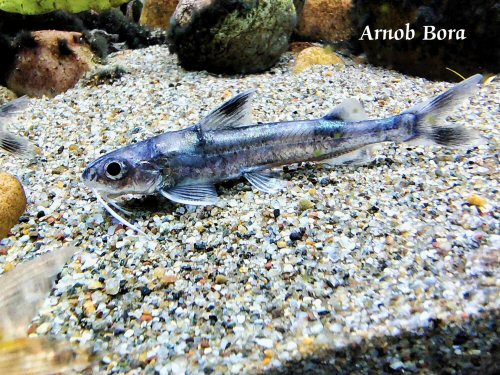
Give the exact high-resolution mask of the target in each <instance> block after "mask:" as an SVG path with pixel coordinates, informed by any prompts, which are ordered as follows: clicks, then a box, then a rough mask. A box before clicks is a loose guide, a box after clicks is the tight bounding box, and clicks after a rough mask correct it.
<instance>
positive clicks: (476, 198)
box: [468, 194, 487, 207]
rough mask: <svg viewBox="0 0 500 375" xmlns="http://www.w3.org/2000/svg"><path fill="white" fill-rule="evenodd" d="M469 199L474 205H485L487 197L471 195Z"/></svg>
mask: <svg viewBox="0 0 500 375" xmlns="http://www.w3.org/2000/svg"><path fill="white" fill-rule="evenodd" d="M468 201H469V203H470V204H472V205H474V206H478V207H483V206H484V205H485V204H486V203H487V202H486V199H484V198H482V197H480V196H479V195H475V194H474V195H471V196H470V197H469V198H468Z"/></svg>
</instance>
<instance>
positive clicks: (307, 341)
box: [302, 337, 314, 346]
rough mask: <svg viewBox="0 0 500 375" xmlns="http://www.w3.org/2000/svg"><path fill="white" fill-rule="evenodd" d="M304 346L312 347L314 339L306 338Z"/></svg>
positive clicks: (303, 342) (303, 341)
mask: <svg viewBox="0 0 500 375" xmlns="http://www.w3.org/2000/svg"><path fill="white" fill-rule="evenodd" d="M302 344H304V345H308V346H309V345H312V344H314V338H312V337H304V339H303V340H302Z"/></svg>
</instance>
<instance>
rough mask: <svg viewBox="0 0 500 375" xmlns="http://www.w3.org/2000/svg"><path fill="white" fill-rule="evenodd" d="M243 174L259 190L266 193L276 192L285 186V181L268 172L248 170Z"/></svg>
mask: <svg viewBox="0 0 500 375" xmlns="http://www.w3.org/2000/svg"><path fill="white" fill-rule="evenodd" d="M243 176H244V177H245V178H246V179H247V180H248V182H250V183H251V184H252V185H253V186H254V187H255V188H256V189H257V190H260V191H262V192H264V193H269V194H274V193H277V192H278V191H280V190H281V189H283V188H284V187H285V181H283V180H281V179H279V178H276V177H274V176H273V175H272V174H271V173H268V172H247V173H244V174H243Z"/></svg>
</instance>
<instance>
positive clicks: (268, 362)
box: [262, 357, 272, 366]
mask: <svg viewBox="0 0 500 375" xmlns="http://www.w3.org/2000/svg"><path fill="white" fill-rule="evenodd" d="M271 361H272V358H269V357H266V358H264V360H263V361H262V366H267V365H268V364H270V363H271Z"/></svg>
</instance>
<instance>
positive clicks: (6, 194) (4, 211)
mask: <svg viewBox="0 0 500 375" xmlns="http://www.w3.org/2000/svg"><path fill="white" fill-rule="evenodd" d="M25 210H26V195H25V194H24V189H23V186H22V185H21V183H20V182H19V181H18V180H17V178H15V177H14V176H12V175H10V174H8V173H3V172H0V239H1V238H4V237H6V236H7V234H9V231H10V229H11V228H12V227H13V226H14V225H15V224H16V223H17V221H18V220H19V217H20V216H21V215H22V214H23V212H24V211H25Z"/></svg>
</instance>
